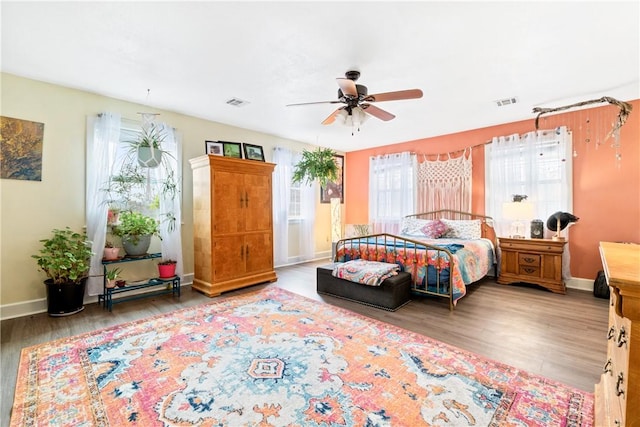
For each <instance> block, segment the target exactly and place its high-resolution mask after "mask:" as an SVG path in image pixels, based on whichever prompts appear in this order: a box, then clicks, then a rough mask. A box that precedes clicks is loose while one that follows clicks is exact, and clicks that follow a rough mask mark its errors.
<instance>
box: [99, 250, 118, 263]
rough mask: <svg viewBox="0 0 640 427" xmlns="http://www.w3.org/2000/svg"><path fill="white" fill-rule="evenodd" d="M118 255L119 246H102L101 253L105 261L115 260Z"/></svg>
mask: <svg viewBox="0 0 640 427" xmlns="http://www.w3.org/2000/svg"><path fill="white" fill-rule="evenodd" d="M119 255H120V248H104V252H103V254H102V256H103V258H104V259H105V261H116V260H117V259H118V258H119Z"/></svg>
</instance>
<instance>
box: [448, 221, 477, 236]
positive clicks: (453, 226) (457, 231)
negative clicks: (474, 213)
mask: <svg viewBox="0 0 640 427" xmlns="http://www.w3.org/2000/svg"><path fill="white" fill-rule="evenodd" d="M442 222H443V223H444V224H445V225H446V226H447V227H448V228H449V231H447V234H445V235H444V236H443V237H450V238H452V239H466V240H475V239H480V238H481V237H482V223H481V221H480V220H479V219H468V220H464V219H459V220H453V219H443V220H442Z"/></svg>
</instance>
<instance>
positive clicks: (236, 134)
mask: <svg viewBox="0 0 640 427" xmlns="http://www.w3.org/2000/svg"><path fill="white" fill-rule="evenodd" d="M0 79H1V80H0V84H1V99H0V100H1V104H0V114H1V115H3V116H7V117H14V118H18V119H24V120H31V121H35V122H41V123H44V144H43V145H44V147H43V153H42V157H43V159H42V181H39V182H38V181H18V180H9V179H3V180H0V201H1V209H0V233H1V234H0V306H1V307H6V306H8V305H12V304H21V303H27V302H30V301H35V300H42V299H44V298H45V297H46V294H45V287H44V285H43V283H42V282H43V280H44V279H45V276H44V274H43V273H42V272H40V271H38V269H37V265H36V263H35V260H34V259H33V258H31V255H32V254H35V253H37V251H38V250H39V248H40V243H39V240H40V239H44V238H48V237H49V236H50V232H51V230H52V229H53V228H64V227H66V226H69V227H71V228H72V229H75V230H80V229H81V228H82V227H83V226H84V225H85V207H84V203H85V153H86V150H85V144H86V118H87V116H90V115H95V114H98V113H100V112H103V111H113V112H118V113H120V114H121V115H122V117H123V118H129V119H134V120H138V119H139V116H138V115H137V113H138V112H139V111H149V110H150V109H149V108H148V107H145V106H142V105H139V104H132V103H129V102H125V101H121V100H117V99H113V98H107V97H104V96H99V95H95V94H91V93H87V92H83V91H79V90H74V89H69V88H65V87H61V86H56V85H52V84H47V83H42V82H38V81H34V80H29V79H25V78H21V77H17V76H14V75H10V74H0ZM153 111H156V112H159V113H160V114H161V115H160V120H162V121H163V122H166V123H168V124H170V125H171V126H173V127H174V128H176V129H177V130H178V131H179V132H180V134H181V138H182V150H183V151H182V155H183V162H182V163H183V164H182V167H183V193H182V209H183V226H182V242H183V243H182V246H183V253H184V271H185V274H189V273H193V245H192V242H193V222H192V192H191V182H192V181H191V168H190V166H189V159H191V158H193V157H197V156H200V155H202V154H204V141H205V140H218V139H220V140H227V141H244V142H250V143H252V144H257V145H261V146H263V148H264V153H265V157H266V160H267V161H271V158H272V152H273V148H274V147H275V146H281V147H288V148H291V149H297V150H301V149H302V148H311V147H310V146H308V145H306V144H303V143H300V142H297V141H291V140H285V139H281V138H278V137H275V136H272V135H267V134H263V133H258V132H253V131H249V130H246V129H241V128H237V127H232V126H228V125H223V124H220V123H215V122H210V121H206V120H202V119H197V118H194V117H189V116H185V115H182V114H177V113H172V112H168V111H162V110H156V109H153ZM319 199H320V195H319V194H318V196H317V198H316V200H318V201H319ZM329 222H330V221H329V208H328V205H321V204H320V203H318V211H317V213H316V249H317V251H316V252H317V253H330V251H331V244H330V243H329V240H330V239H329V236H330V226H329Z"/></svg>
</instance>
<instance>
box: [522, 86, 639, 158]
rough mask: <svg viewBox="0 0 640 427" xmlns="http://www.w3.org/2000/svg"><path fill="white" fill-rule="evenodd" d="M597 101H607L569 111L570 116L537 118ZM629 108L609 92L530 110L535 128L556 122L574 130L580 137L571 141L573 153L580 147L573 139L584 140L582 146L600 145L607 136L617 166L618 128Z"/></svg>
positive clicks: (629, 112) (548, 127)
mask: <svg viewBox="0 0 640 427" xmlns="http://www.w3.org/2000/svg"><path fill="white" fill-rule="evenodd" d="M599 103H607V104H609V105H607V106H605V107H603V108H598V109H593V110H584V109H583V110H580V111H579V112H577V113H576V114H573V115H572V116H571V117H570V118H568V117H566V116H562V115H555V116H550V117H548V118H547V117H543V118H542V120H541V116H542V115H544V114H549V113H555V112H559V111H564V110H570V109H574V108H579V107H584V106H586V105H590V104H599ZM631 110H632V105H631V104H629V103H628V102H623V101H618V100H617V99H615V98H611V97H609V96H603V97H602V98H598V99H592V100H589V101H583V102H578V103H575V104H571V105H565V106H562V107H555V108H541V107H535V108H534V109H533V112H534V113H537V116H536V120H535V126H536V130H538V129H539V128H543V129H553V128H556V127H559V126H567V127H568V128H570V129H571V130H573V131H574V134H575V135H576V136H578V138H579V139H580V140H581V141H580V140H575V141H574V151H573V156H574V157H577V156H578V149H580V147H581V145H579V144H576V142H583V143H584V144H585V145H584V146H586V147H587V148H588V147H590V146H593V147H595V149H598V148H599V147H600V146H601V145H603V144H604V143H605V142H608V141H609V140H610V139H611V140H612V142H611V147H612V148H613V149H614V153H615V160H616V163H617V164H618V166H620V161H621V160H622V152H621V145H620V129H621V128H622V126H623V125H624V124H625V123H626V121H627V119H628V117H629V115H630V114H631Z"/></svg>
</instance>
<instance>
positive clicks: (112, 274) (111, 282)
mask: <svg viewBox="0 0 640 427" xmlns="http://www.w3.org/2000/svg"><path fill="white" fill-rule="evenodd" d="M120 273H122V270H121V269H120V268H113V269H111V270H107V272H106V274H105V275H104V278H105V279H106V281H107V285H106V286H107V288H115V287H116V279H117V278H118V277H119V276H120Z"/></svg>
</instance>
